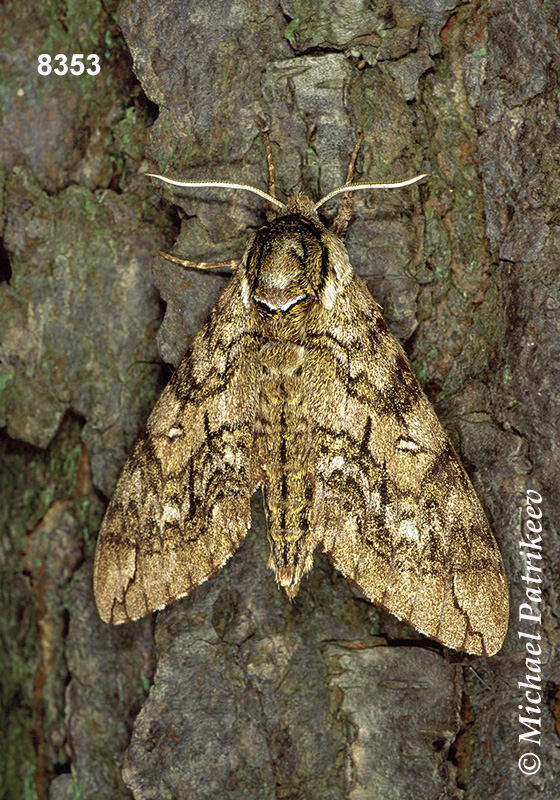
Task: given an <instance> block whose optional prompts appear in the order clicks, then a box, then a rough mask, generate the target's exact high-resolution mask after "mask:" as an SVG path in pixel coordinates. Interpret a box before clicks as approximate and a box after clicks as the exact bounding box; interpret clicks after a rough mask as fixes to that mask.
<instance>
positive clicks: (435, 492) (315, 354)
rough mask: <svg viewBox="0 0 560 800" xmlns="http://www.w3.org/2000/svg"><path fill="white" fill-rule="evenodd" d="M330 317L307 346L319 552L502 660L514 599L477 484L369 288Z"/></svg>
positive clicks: (429, 625) (427, 629)
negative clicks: (500, 654)
mask: <svg viewBox="0 0 560 800" xmlns="http://www.w3.org/2000/svg"><path fill="white" fill-rule="evenodd" d="M326 314H328V317H327V321H326V322H324V323H323V322H318V324H317V326H316V329H315V330H314V331H310V332H309V334H308V340H307V342H308V347H307V348H306V350H307V356H308V365H309V366H308V368H307V381H308V385H307V396H308V397H309V406H310V410H309V415H310V420H311V425H312V439H313V449H314V453H315V461H314V464H313V466H312V473H313V476H314V478H313V479H314V482H315V492H314V500H313V510H312V518H311V529H312V530H313V532H314V537H315V538H316V541H317V544H318V545H319V547H320V548H321V549H322V550H324V551H325V552H326V553H327V555H328V557H329V558H330V560H331V561H332V563H333V564H334V565H335V566H336V567H338V569H340V570H341V572H342V573H343V574H344V575H345V576H346V577H347V578H348V579H349V580H350V581H351V582H352V583H353V584H355V585H356V586H357V587H358V588H359V589H360V590H361V591H363V592H364V594H365V595H367V596H368V597H369V598H371V600H373V602H374V603H376V604H377V605H379V606H381V607H382V608H385V609H387V610H388V611H390V612H392V613H393V614H395V615H396V616H397V617H399V619H402V620H405V621H407V622H409V623H410V624H411V625H413V626H414V627H415V628H416V629H417V630H419V631H420V632H421V633H424V634H426V635H427V636H430V637H432V638H433V639H436V640H438V641H440V642H442V643H443V644H445V645H447V646H449V647H453V648H455V649H456V650H465V651H467V652H470V653H479V654H484V655H491V654H492V653H495V652H496V651H497V650H499V648H500V646H501V644H502V641H503V639H504V636H505V633H506V630H507V623H508V594H507V588H506V581H505V576H504V569H503V564H502V559H501V556H500V553H499V550H498V547H497V544H496V541H495V539H494V536H493V535H492V532H491V530H490V528H489V526H488V522H487V521H486V518H485V516H484V513H483V511H482V509H481V507H480V504H479V501H478V499H477V497H476V494H475V492H474V490H473V488H472V486H471V484H470V481H469V479H468V477H467V475H466V473H465V471H464V470H463V468H462V466H461V464H460V463H459V461H458V459H457V457H456V455H455V453H454V451H453V449H452V447H451V444H450V443H449V441H448V439H447V437H446V435H445V433H444V432H443V430H442V428H441V426H440V424H439V422H438V419H437V417H436V415H435V413H434V411H433V409H432V407H431V405H430V403H429V402H428V400H427V398H426V397H425V395H424V394H423V393H422V391H421V389H420V387H419V385H418V383H417V381H416V379H415V377H414V375H413V373H412V371H411V369H410V366H409V364H408V361H407V359H406V357H405V355H404V353H403V351H402V350H401V348H400V346H399V345H398V344H397V342H396V341H395V340H394V338H393V337H392V336H391V334H390V333H389V331H388V330H387V327H386V325H385V323H384V321H383V319H382V317H381V315H380V314H379V312H378V310H377V308H376V304H375V303H374V301H373V299H372V297H371V295H370V294H369V292H368V290H367V287H366V286H365V284H364V282H363V281H362V280H361V279H359V278H357V277H355V276H354V278H353V279H352V281H351V282H350V284H349V286H348V287H347V288H346V289H345V290H343V291H342V292H341V294H340V295H339V297H338V298H337V301H336V303H335V306H334V308H333V309H332V311H330V312H326ZM325 387H328V391H326V390H325Z"/></svg>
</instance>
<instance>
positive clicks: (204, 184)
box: [146, 172, 286, 209]
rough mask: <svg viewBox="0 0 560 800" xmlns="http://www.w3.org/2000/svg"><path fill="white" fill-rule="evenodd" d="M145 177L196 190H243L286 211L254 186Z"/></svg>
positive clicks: (279, 203) (150, 175)
mask: <svg viewBox="0 0 560 800" xmlns="http://www.w3.org/2000/svg"><path fill="white" fill-rule="evenodd" d="M146 176H147V177H148V178H157V179H158V180H160V181H165V183H170V184H171V185H172V186H192V187H193V188H197V189H204V188H206V187H208V188H212V187H214V188H216V189H220V188H221V189H243V190H244V191H246V192H253V193H254V194H258V195H259V197H264V199H265V200H268V202H269V203H273V205H275V206H278V207H279V208H283V209H286V205H285V203H281V202H280V200H277V199H276V198H275V197H273V196H272V195H271V194H267V193H266V192H263V191H262V189H257V188H256V186H249V185H248V184H246V183H231V182H230V181H174V180H172V179H171V178H165V177H164V176H163V175H154V174H153V172H146Z"/></svg>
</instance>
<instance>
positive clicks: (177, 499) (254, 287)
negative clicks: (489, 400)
mask: <svg viewBox="0 0 560 800" xmlns="http://www.w3.org/2000/svg"><path fill="white" fill-rule="evenodd" d="M265 142H266V146H267V155H268V157H269V177H270V186H271V189H270V193H269V194H266V193H264V192H261V191H260V190H258V189H255V188H254V187H248V186H244V185H237V184H224V183H217V182H208V183H202V184H201V183H190V182H180V181H171V180H169V179H166V178H161V176H154V177H159V178H161V179H162V180H167V181H168V182H169V183H175V184H177V185H181V186H182V185H184V186H228V187H230V188H241V189H246V190H248V191H253V192H256V193H257V194H261V195H262V196H263V197H265V198H266V199H267V200H268V201H269V203H271V204H274V205H275V206H278V207H280V209H281V212H280V215H279V216H278V217H277V218H276V219H274V220H273V221H272V222H270V223H269V224H267V225H265V226H264V227H262V228H261V229H260V230H258V231H257V232H256V233H255V234H254V235H253V236H252V237H251V239H250V241H249V244H248V246H247V249H246V250H245V254H244V255H243V258H242V259H241V261H240V262H239V263H237V262H234V263H235V264H236V267H235V269H234V272H233V277H232V278H231V280H230V281H229V283H228V285H227V287H226V288H225V290H224V292H223V294H222V295H221V297H220V298H219V300H218V302H217V303H216V305H215V306H214V308H213V310H212V312H211V313H210V315H209V317H208V319H207V321H206V322H205V323H204V325H203V326H202V328H201V330H200V332H199V333H198V335H197V336H196V338H195V339H194V342H193V345H192V347H191V349H190V350H189V352H188V353H187V354H186V355H185V357H184V358H183V360H182V361H181V363H180V365H179V367H178V369H177V370H176V372H175V374H174V375H173V377H172V379H171V381H170V382H169V384H168V386H167V388H166V389H165V390H164V392H163V394H162V396H161V397H160V399H159V401H158V403H157V404H156V406H155V408H154V410H153V411H152V413H151V415H150V418H149V420H148V423H147V428H146V431H145V433H144V434H143V435H142V436H141V437H140V439H139V440H138V441H137V442H136V445H135V446H134V449H133V450H132V453H131V455H130V457H129V459H128V461H127V462H126V464H125V466H124V469H123V472H122V474H121V477H120V479H119V481H118V484H117V487H116V490H115V493H114V496H113V498H112V500H111V502H110V504H109V507H108V509H107V513H106V515H105V519H104V521H103V524H102V527H101V530H100V534H99V540H98V544H97V552H96V557H95V575H94V585H95V597H96V601H97V606H98V609H99V613H100V615H101V617H102V618H103V619H104V620H105V621H107V622H112V623H120V622H125V621H127V620H132V619H137V618H138V617H141V616H143V615H145V614H148V613H150V612H151V611H155V610H156V609H161V608H163V607H164V606H166V605H167V604H169V603H171V602H173V601H174V600H176V599H177V598H179V597H183V596H184V595H187V594H188V593H189V592H191V591H193V590H194V589H195V588H196V587H197V586H198V585H199V584H200V583H202V582H203V581H205V580H207V579H208V578H210V577H211V576H212V575H214V573H216V572H217V571H218V570H219V569H220V568H221V567H222V566H223V564H224V563H225V562H226V560H227V559H228V558H229V557H230V556H231V555H232V554H233V553H234V552H235V550H236V549H237V548H238V546H239V545H240V543H241V541H242V540H243V538H244V537H245V534H246V532H247V530H248V528H249V525H250V522H251V518H250V506H249V504H250V499H251V496H252V494H253V492H254V491H255V489H256V488H257V487H259V486H262V487H263V492H264V502H265V508H266V514H267V519H268V538H269V541H270V548H271V553H270V558H269V566H270V567H272V569H273V570H274V573H275V576H276V580H277V582H278V584H279V585H280V586H282V587H284V589H285V590H286V593H287V594H288V596H289V597H294V596H295V595H296V594H297V592H298V590H299V586H300V582H301V579H302V577H303V575H304V574H305V573H306V572H307V571H308V570H309V569H311V567H312V561H313V551H314V549H315V547H317V546H318V547H319V548H320V549H321V550H323V551H324V552H325V553H326V554H327V556H328V557H329V559H330V561H331V562H332V563H333V564H334V565H335V566H336V567H337V568H338V569H339V570H340V571H341V572H342V573H343V574H344V575H345V576H346V578H348V580H349V581H350V582H351V583H353V584H354V585H355V586H356V587H358V588H359V589H360V590H361V591H362V592H363V593H364V594H365V595H366V596H367V597H368V598H370V599H371V600H372V601H373V602H374V603H376V604H377V605H379V606H381V607H382V608H384V609H387V610H389V611H390V612H392V613H393V614H395V615H396V616H397V617H399V618H400V619H402V620H405V621H407V622H409V623H410V624H411V625H413V626H414V627H415V628H416V629H417V630H419V631H420V632H421V633H424V634H426V635H427V636H429V637H431V638H433V639H436V640H437V641H439V642H442V643H443V644H445V645H447V646H449V647H452V648H455V649H457V650H465V651H467V652H470V653H478V654H484V655H492V654H493V653H495V652H496V651H497V650H499V648H500V647H501V644H502V641H503V639H504V636H505V633H506V630H507V623H508V593H507V587H506V580H505V575H504V568H503V564H502V559H501V556H500V553H499V550H498V547H497V545H496V541H495V539H494V537H493V535H492V532H491V530H490V528H489V525H488V522H487V520H486V518H485V516H484V513H483V511H482V508H481V506H480V504H479V501H478V499H477V497H476V494H475V492H474V490H473V488H472V486H471V483H470V481H469V479H468V477H467V475H466V473H465V471H464V469H463V467H462V466H461V464H460V463H459V461H458V459H457V456H456V455H455V453H454V451H453V448H452V446H451V444H450V442H449V440H448V438H447V436H446V435H445V433H444V432H443V430H442V428H441V426H440V424H439V422H438V419H437V417H436V415H435V413H434V411H433V409H432V407H431V405H430V403H429V401H428V400H427V398H426V397H425V395H424V394H423V392H422V390H421V389H420V386H419V385H418V382H417V381H416V378H415V377H414V375H413V373H412V370H411V368H410V366H409V363H408V361H407V359H406V357H405V355H404V352H403V350H402V349H401V347H400V346H399V344H398V343H397V342H396V341H395V339H394V338H393V336H392V335H391V334H390V333H389V331H388V329H387V326H386V324H385V322H384V321H383V318H382V316H381V314H380V312H379V310H378V306H377V304H376V303H375V301H374V300H373V299H372V297H371V295H370V293H369V291H368V289H367V287H366V284H365V282H364V281H363V280H361V279H360V278H359V277H358V276H357V275H356V274H355V273H354V272H353V270H352V267H351V266H350V263H349V260H348V254H347V252H346V249H345V247H344V245H343V243H342V241H341V239H340V238H339V236H337V235H335V233H333V232H331V231H329V230H327V229H326V228H325V227H324V226H323V225H322V223H321V222H320V221H319V217H318V215H317V209H318V208H319V206H321V205H322V204H323V203H325V202H326V201H327V200H328V199H330V198H331V197H332V196H334V195H335V194H338V193H342V192H348V190H351V191H353V190H355V189H367V188H377V185H375V184H352V185H351V186H350V187H349V186H348V185H345V186H344V187H342V188H341V189H338V190H336V191H335V192H332V193H331V194H329V195H327V197H326V198H323V200H321V201H320V202H319V203H316V204H313V203H312V202H311V201H310V200H309V199H308V198H307V197H305V196H304V195H296V196H294V197H292V198H290V199H289V200H288V202H287V203H286V204H283V203H280V201H279V200H277V198H276V196H275V192H274V171H273V167H272V160H271V156H270V146H269V143H268V138H267V137H265ZM358 146H359V142H358ZM357 149H358V147H357V148H356V151H355V152H354V155H353V157H352V162H351V166H350V170H349V177H348V181H347V184H348V183H350V181H351V180H352V177H353V170H354V162H355V157H356V154H357ZM420 177H424V176H420ZM419 179H420V178H416V179H414V180H412V181H405V182H403V184H396V185H397V186H398V185H406V184H408V183H413V182H414V181H415V180H419ZM394 185H395V184H388V186H390V187H392V186H394ZM349 197H350V195H349V194H348V193H346V194H345V201H346V206H345V207H344V206H343V204H341V209H339V214H338V216H337V219H336V220H335V226H334V229H335V230H336V231H337V232H338V233H339V234H340V235H342V234H343V232H344V230H345V228H346V225H347V223H348V220H349V217H350V215H351V211H352V209H351V203H350V202H349V200H348V198H349ZM174 260H178V259H174ZM183 263H186V264H190V263H191V262H183ZM199 266H212V265H199Z"/></svg>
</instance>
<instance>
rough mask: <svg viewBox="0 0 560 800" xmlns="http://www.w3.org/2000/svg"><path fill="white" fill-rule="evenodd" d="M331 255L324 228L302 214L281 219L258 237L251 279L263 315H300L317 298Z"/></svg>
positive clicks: (252, 253) (249, 273)
mask: <svg viewBox="0 0 560 800" xmlns="http://www.w3.org/2000/svg"><path fill="white" fill-rule="evenodd" d="M327 264H328V253H327V251H326V249H325V248H324V247H323V243H322V240H321V229H320V227H319V226H318V225H316V224H315V223H314V222H313V221H312V220H309V219H306V218H305V217H302V216H300V215H299V214H289V215H287V216H284V217H280V218H279V219H277V220H275V221H274V222H273V223H271V224H270V225H268V226H266V227H265V228H261V230H260V231H258V233H257V234H256V236H255V239H254V241H253V245H252V247H251V251H250V253H249V257H248V259H247V279H248V281H249V285H250V286H251V287H252V297H253V300H254V302H255V303H256V305H257V307H258V309H259V311H261V313H262V314H264V315H268V316H273V317H278V316H283V315H292V314H294V315H299V314H300V313H301V311H302V308H301V306H302V305H303V306H304V307H307V306H308V305H309V303H310V302H312V301H313V299H317V298H318V296H319V293H320V290H321V288H322V285H323V282H324V277H325V270H326V268H327Z"/></svg>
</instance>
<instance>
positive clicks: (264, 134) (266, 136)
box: [255, 115, 278, 222]
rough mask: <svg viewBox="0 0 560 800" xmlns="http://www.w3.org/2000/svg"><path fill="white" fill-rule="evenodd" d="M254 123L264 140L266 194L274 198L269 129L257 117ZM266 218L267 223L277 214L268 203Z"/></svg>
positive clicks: (262, 120) (274, 185) (274, 177)
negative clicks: (266, 177) (266, 170)
mask: <svg viewBox="0 0 560 800" xmlns="http://www.w3.org/2000/svg"><path fill="white" fill-rule="evenodd" d="M255 122H256V123H257V128H258V129H259V133H260V134H261V135H262V137H263V139H264V149H265V151H266V163H267V166H268V193H269V195H270V196H271V197H274V198H276V199H278V198H277V197H276V176H275V172H274V161H273V158H272V148H271V147H270V129H269V127H268V125H267V123H266V122H265V120H264V119H263V118H262V117H259V116H258V115H257V116H256V117H255ZM266 216H267V219H268V221H269V222H270V221H271V220H273V219H275V218H276V217H277V216H278V212H277V210H276V209H275V207H274V206H273V205H272V204H271V203H268V205H267V211H266Z"/></svg>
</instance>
